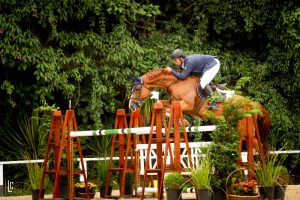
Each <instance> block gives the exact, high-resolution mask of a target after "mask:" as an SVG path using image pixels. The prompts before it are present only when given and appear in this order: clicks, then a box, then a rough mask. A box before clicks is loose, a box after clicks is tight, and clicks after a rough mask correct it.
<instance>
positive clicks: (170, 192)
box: [166, 189, 182, 200]
mask: <svg viewBox="0 0 300 200" xmlns="http://www.w3.org/2000/svg"><path fill="white" fill-rule="evenodd" d="M166 193H167V200H182V197H181V193H182V189H166Z"/></svg>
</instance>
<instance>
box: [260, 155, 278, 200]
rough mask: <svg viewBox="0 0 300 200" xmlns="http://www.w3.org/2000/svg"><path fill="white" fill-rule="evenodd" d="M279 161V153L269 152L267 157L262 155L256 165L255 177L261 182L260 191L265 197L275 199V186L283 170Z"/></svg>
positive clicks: (270, 199)
mask: <svg viewBox="0 0 300 200" xmlns="http://www.w3.org/2000/svg"><path fill="white" fill-rule="evenodd" d="M278 163H279V160H278V155H276V154H268V155H267V156H266V157H260V159H259V161H258V162H257V164H256V166H255V177H256V179H257V181H258V184H259V193H260V195H261V196H262V197H263V198H267V199H269V200H273V197H274V187H275V185H276V181H277V180H278V177H279V173H280V170H281V166H280V165H278Z"/></svg>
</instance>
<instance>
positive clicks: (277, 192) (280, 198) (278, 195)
mask: <svg viewBox="0 0 300 200" xmlns="http://www.w3.org/2000/svg"><path fill="white" fill-rule="evenodd" d="M286 187H287V186H286V185H282V186H280V185H276V186H275V188H274V200H275V199H276V200H284V197H285V190H286Z"/></svg>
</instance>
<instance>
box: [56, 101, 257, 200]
mask: <svg viewBox="0 0 300 200" xmlns="http://www.w3.org/2000/svg"><path fill="white" fill-rule="evenodd" d="M174 105H176V102H174ZM174 108H175V113H176V114H175V115H176V117H174V116H173V117H172V118H171V119H172V120H170V122H169V125H168V126H167V125H166V123H165V122H164V120H163V119H162V116H164V113H163V111H162V110H163V109H162V105H160V103H156V104H155V105H154V111H153V116H152V117H153V119H152V123H151V127H138V128H126V127H125V126H124V127H122V128H115V129H108V130H92V131H73V129H74V128H73V127H72V126H73V125H72V124H73V122H72V120H75V124H76V119H75V118H71V119H68V121H69V123H70V124H71V125H69V127H68V134H67V137H66V138H68V139H69V140H70V141H71V140H72V139H71V138H73V137H75V138H79V137H85V136H100V135H127V134H129V135H130V134H135V135H144V134H150V136H151V137H152V136H153V135H156V137H157V135H158V134H159V135H160V138H156V139H153V140H151V139H150V140H149V142H148V145H149V148H148V152H147V158H146V165H147V163H148V162H147V161H149V154H150V150H151V143H153V142H155V143H156V144H157V148H158V152H159V153H158V154H157V160H158V163H159V167H160V168H159V169H158V170H154V171H156V173H157V174H158V177H159V180H158V193H159V194H158V199H161V198H162V193H163V177H164V176H163V175H164V173H165V172H166V159H167V155H168V153H170V156H171V162H172V163H171V164H172V165H173V169H171V170H169V171H181V170H182V169H181V167H180V153H179V154H178V152H176V150H177V151H178V150H179V151H180V147H179V144H180V133H181V132H184V134H186V132H195V131H200V132H204V131H213V130H215V129H216V126H191V127H184V123H182V125H179V123H178V121H179V120H178V119H181V121H182V122H183V121H184V120H183V114H182V112H181V109H180V106H179V107H178V106H174ZM73 112H74V111H73ZM174 119H175V120H174ZM70 121H71V122H70ZM162 123H163V124H164V126H162ZM65 126H66V125H64V126H63V127H64V128H63V129H64V130H63V131H65V129H66V127H65ZM76 129H77V124H76V128H75V130H76ZM171 132H172V133H174V138H171V139H172V142H174V145H175V146H174V149H175V152H174V158H172V157H173V155H172V154H173V152H171V150H170V142H171V141H170V133H171ZM163 135H165V136H166V137H165V138H164V141H165V142H166V146H165V148H166V149H165V151H164V153H165V154H166V155H165V156H162V153H163V151H162V142H163V140H162V136H163ZM66 138H65V139H64V140H65V141H64V142H66ZM184 140H185V141H186V142H187V137H186V135H184ZM248 142H251V141H249V140H248V141H247V143H248ZM252 142H253V141H252ZM175 143H176V144H175ZM62 144H63V141H62V142H61V146H60V148H61V147H62ZM187 146H188V142H187ZM252 146H253V144H252ZM68 148H69V150H68V151H69V153H68V155H67V156H70V157H69V158H68V162H71V160H72V159H71V157H72V155H73V150H72V148H73V146H72V145H69V146H68ZM122 151H123V152H120V155H122V156H124V149H123V150H122ZM249 151H252V155H253V150H252V149H250V150H249V149H248V152H249ZM59 152H60V153H59V155H60V156H58V157H59V158H61V153H62V150H61V149H60V151H59ZM71 154H72V155H71ZM126 155H127V153H126ZM248 155H249V154H248ZM80 156H81V157H82V155H80ZM163 157H164V161H163V160H162V158H163ZM123 158H124V157H123ZM57 159H58V158H57ZM190 162H191V159H190ZM82 167H83V170H82V172H84V166H82ZM56 169H59V167H57V166H56ZM147 170H148V171H149V170H150V169H147V166H146V167H145V174H144V180H143V188H142V196H141V199H143V195H144V191H145V178H146V175H147ZM149 172H150V171H149ZM68 173H70V176H69V178H68V181H69V183H71V184H69V185H71V186H70V187H69V195H70V194H71V195H70V197H71V196H72V191H71V190H73V191H74V184H72V183H73V175H74V172H73V169H72V168H71V167H70V168H69V170H68ZM83 174H85V173H83ZM68 175H69V174H68ZM71 175H72V176H71ZM56 178H57V175H56ZM84 181H85V182H86V177H84ZM135 185H136V182H135ZM54 191H55V188H54ZM73 195H74V194H73ZM121 195H122V193H120V196H121ZM53 198H54V195H53ZM88 199H89V197H88Z"/></svg>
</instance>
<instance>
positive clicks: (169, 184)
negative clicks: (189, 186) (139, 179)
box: [164, 172, 185, 190]
mask: <svg viewBox="0 0 300 200" xmlns="http://www.w3.org/2000/svg"><path fill="white" fill-rule="evenodd" d="M184 182H185V180H184V177H183V176H182V175H181V174H180V173H179V172H171V173H169V174H167V175H166V176H165V179H164V185H165V186H166V188H167V189H171V190H173V189H180V188H182V186H183V184H184Z"/></svg>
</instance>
